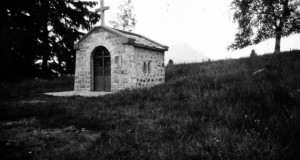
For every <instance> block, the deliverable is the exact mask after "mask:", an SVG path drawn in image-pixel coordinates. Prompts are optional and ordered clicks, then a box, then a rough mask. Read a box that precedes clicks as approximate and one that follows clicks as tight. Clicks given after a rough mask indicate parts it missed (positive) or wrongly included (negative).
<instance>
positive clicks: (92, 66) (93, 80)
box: [91, 46, 112, 92]
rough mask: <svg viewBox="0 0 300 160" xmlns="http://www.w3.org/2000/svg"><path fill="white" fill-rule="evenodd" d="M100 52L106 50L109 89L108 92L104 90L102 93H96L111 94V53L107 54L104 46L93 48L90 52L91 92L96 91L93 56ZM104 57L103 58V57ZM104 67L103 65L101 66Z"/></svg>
mask: <svg viewBox="0 0 300 160" xmlns="http://www.w3.org/2000/svg"><path fill="white" fill-rule="evenodd" d="M101 50H106V51H107V53H108V54H109V56H108V57H109V58H110V66H109V67H110V74H109V77H110V78H109V79H110V80H109V83H110V88H109V91H105V89H104V90H103V91H98V92H111V69H112V61H111V53H110V52H109V50H108V49H107V48H106V47H104V46H97V47H95V48H94V50H93V51H92V54H91V91H96V85H95V84H96V77H95V64H94V60H95V56H96V53H97V52H101ZM104 57H105V56H104ZM103 65H104V64H103Z"/></svg>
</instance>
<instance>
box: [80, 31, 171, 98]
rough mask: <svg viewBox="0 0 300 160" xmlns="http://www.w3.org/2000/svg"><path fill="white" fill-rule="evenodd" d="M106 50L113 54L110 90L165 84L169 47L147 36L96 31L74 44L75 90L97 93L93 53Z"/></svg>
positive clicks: (124, 32) (123, 32) (122, 32)
mask: <svg viewBox="0 0 300 160" xmlns="http://www.w3.org/2000/svg"><path fill="white" fill-rule="evenodd" d="M97 47H102V48H103V47H104V48H105V49H107V51H108V52H109V54H110V66H109V67H110V68H109V69H110V87H111V88H110V91H111V92H117V91H120V90H123V89H126V88H129V89H132V88H140V87H150V86H153V85H156V84H160V83H164V82H165V67H164V52H165V51H167V50H168V47H167V46H165V45H162V44H160V43H158V42H155V41H153V40H151V39H149V38H147V37H145V36H142V35H139V34H135V33H131V32H126V31H122V30H116V29H112V28H109V27H106V26H98V27H95V28H93V29H92V30H91V31H90V32H89V33H87V34H86V35H85V36H84V37H83V38H82V39H80V40H79V41H78V42H77V43H76V44H75V45H74V48H75V49H76V68H75V84H74V89H75V91H95V88H96V87H95V84H97V83H96V82H95V73H94V70H95V69H94V67H95V65H94V64H93V63H94V52H95V50H96V49H97Z"/></svg>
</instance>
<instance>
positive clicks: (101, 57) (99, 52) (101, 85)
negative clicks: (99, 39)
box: [94, 47, 111, 92]
mask: <svg viewBox="0 0 300 160" xmlns="http://www.w3.org/2000/svg"><path fill="white" fill-rule="evenodd" d="M110 61H111V60H110V54H109V51H108V50H107V49H106V48H105V47H97V48H96V49H95V51H94V91H105V92H110V91H111V72H110V71H111V62H110Z"/></svg>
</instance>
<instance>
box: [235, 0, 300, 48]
mask: <svg viewBox="0 0 300 160" xmlns="http://www.w3.org/2000/svg"><path fill="white" fill-rule="evenodd" d="M231 6H232V9H233V10H234V12H235V13H234V16H233V19H234V21H235V22H237V23H238V33H236V38H235V42H234V43H233V44H231V45H230V46H229V48H232V49H239V48H244V47H246V46H249V45H252V44H257V43H259V42H261V41H263V40H265V39H268V38H275V39H276V42H275V52H276V53H277V52H280V40H281V37H282V36H287V35H290V34H292V33H299V32H300V0H233V2H232V4H231Z"/></svg>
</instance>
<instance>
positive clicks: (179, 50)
mask: <svg viewBox="0 0 300 160" xmlns="http://www.w3.org/2000/svg"><path fill="white" fill-rule="evenodd" d="M169 59H172V60H173V62H174V63H191V62H202V61H203V60H208V59H209V57H207V56H206V55H205V54H203V53H202V52H200V51H199V50H197V49H195V48H193V47H192V46H190V45H188V44H185V43H181V44H176V45H173V46H170V47H169V51H167V52H166V54H165V63H166V64H167V63H168V61H169Z"/></svg>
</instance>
